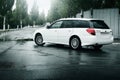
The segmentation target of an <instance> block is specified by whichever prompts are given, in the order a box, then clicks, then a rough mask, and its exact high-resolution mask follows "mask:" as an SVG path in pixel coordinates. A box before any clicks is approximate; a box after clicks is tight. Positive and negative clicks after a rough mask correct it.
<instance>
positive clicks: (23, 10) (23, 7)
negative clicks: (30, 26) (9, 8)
mask: <svg viewBox="0 0 120 80" xmlns="http://www.w3.org/2000/svg"><path fill="white" fill-rule="evenodd" d="M15 14H16V15H15V19H16V23H17V25H19V26H21V28H22V25H23V26H25V25H27V21H26V19H27V18H28V6H27V2H26V0H16V9H15Z"/></svg>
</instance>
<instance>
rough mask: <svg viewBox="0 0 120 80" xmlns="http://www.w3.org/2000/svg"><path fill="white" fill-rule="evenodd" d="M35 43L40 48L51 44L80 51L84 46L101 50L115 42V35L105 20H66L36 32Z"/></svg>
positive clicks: (58, 21) (60, 20)
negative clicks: (47, 43) (62, 45)
mask: <svg viewBox="0 0 120 80" xmlns="http://www.w3.org/2000/svg"><path fill="white" fill-rule="evenodd" d="M34 41H35V43H36V44H37V45H39V46H42V45H43V44H45V43H46V42H49V43H55V44H65V45H69V46H70V47H71V48H72V49H80V48H81V47H82V46H93V48H94V49H100V48H101V47H102V46H103V45H106V44H111V43H112V42H113V35H112V30H111V29H110V28H109V27H108V26H107V25H106V24H105V22H104V21H103V20H97V19H84V18H64V19H59V20H57V21H55V22H53V23H52V24H51V25H49V26H48V25H47V26H45V27H43V28H40V29H38V30H36V31H35V33H34Z"/></svg>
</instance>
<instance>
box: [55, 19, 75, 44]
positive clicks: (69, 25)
mask: <svg viewBox="0 0 120 80" xmlns="http://www.w3.org/2000/svg"><path fill="white" fill-rule="evenodd" d="M57 33H58V41H59V43H62V44H69V38H70V36H71V35H72V33H73V21H72V20H64V21H63V23H62V25H61V28H60V29H59V30H57Z"/></svg>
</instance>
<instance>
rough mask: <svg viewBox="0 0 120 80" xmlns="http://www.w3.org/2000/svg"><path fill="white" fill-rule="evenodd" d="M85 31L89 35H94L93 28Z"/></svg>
mask: <svg viewBox="0 0 120 80" xmlns="http://www.w3.org/2000/svg"><path fill="white" fill-rule="evenodd" d="M86 31H87V32H88V33H89V34H91V35H95V30H94V29H93V28H88V29H87V30H86Z"/></svg>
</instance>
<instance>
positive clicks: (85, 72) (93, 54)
mask: <svg viewBox="0 0 120 80" xmlns="http://www.w3.org/2000/svg"><path fill="white" fill-rule="evenodd" d="M51 79H52V80H120V43H119V42H116V43H113V44H111V45H105V46H104V47H103V48H102V49H101V50H94V49H91V48H83V49H81V50H72V49H71V48H69V47H68V46H65V45H56V44H48V43H47V44H45V45H44V46H43V47H42V46H37V45H36V44H35V43H34V42H33V41H0V80H51Z"/></svg>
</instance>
